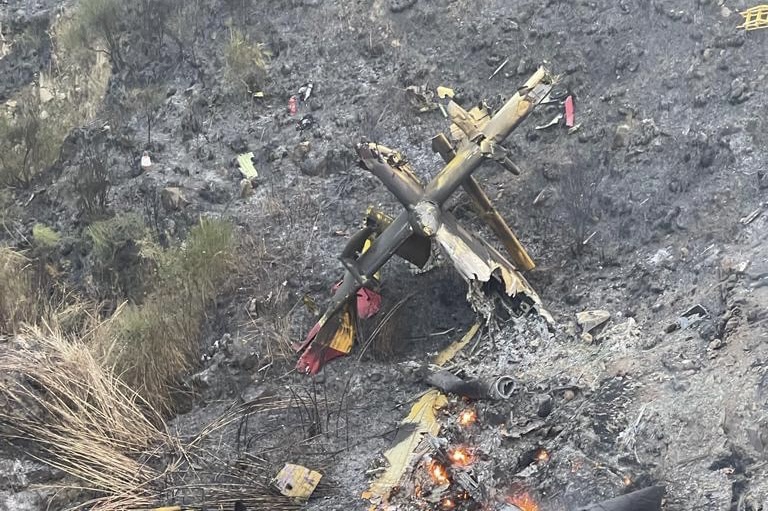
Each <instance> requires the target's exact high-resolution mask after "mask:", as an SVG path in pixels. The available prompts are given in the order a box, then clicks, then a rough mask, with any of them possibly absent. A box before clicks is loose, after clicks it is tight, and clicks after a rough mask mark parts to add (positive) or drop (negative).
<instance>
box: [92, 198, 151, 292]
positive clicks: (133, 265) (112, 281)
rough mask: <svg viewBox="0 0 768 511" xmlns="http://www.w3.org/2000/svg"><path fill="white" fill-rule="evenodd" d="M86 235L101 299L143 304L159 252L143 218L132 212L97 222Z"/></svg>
mask: <svg viewBox="0 0 768 511" xmlns="http://www.w3.org/2000/svg"><path fill="white" fill-rule="evenodd" d="M85 236H86V239H87V240H89V241H90V243H91V247H92V248H91V255H92V263H93V276H94V278H95V280H96V281H97V283H99V284H101V285H100V286H99V288H100V291H101V296H100V298H110V299H114V300H124V299H131V300H135V301H140V300H141V298H142V296H143V294H144V291H145V288H146V287H147V282H145V281H146V277H147V276H148V275H149V273H150V271H151V269H152V268H153V266H154V259H155V257H156V254H157V253H158V252H159V249H158V248H157V246H156V245H155V244H154V242H153V241H152V239H151V236H150V233H149V229H148V228H147V226H146V225H145V224H144V220H143V219H142V218H141V216H139V215H137V214H131V213H129V214H122V215H117V216H115V217H113V218H110V219H109V220H102V221H99V222H94V223H93V224H91V225H90V226H89V227H88V228H87V229H86V230H85Z"/></svg>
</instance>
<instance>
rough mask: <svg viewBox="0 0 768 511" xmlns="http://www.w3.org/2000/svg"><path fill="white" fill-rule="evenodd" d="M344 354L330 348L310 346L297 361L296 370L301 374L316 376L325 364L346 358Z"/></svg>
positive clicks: (317, 345)
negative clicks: (335, 359)
mask: <svg viewBox="0 0 768 511" xmlns="http://www.w3.org/2000/svg"><path fill="white" fill-rule="evenodd" d="M346 355H347V354H346V353H343V352H341V351H338V350H335V349H333V348H331V347H330V346H321V345H320V344H317V343H314V344H310V345H309V348H307V351H305V352H304V353H303V354H302V355H301V357H299V361H298V362H297V363H296V370H297V371H299V373H301V374H317V373H319V372H320V369H322V368H323V366H324V365H325V364H327V363H328V362H330V361H331V360H333V359H334V358H339V357H343V356H346Z"/></svg>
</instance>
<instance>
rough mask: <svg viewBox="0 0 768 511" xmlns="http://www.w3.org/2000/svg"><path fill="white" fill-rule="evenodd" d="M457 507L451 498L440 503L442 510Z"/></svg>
mask: <svg viewBox="0 0 768 511" xmlns="http://www.w3.org/2000/svg"><path fill="white" fill-rule="evenodd" d="M455 507H456V504H455V503H454V502H453V499H452V498H450V497H447V498H445V499H443V501H442V502H441V503H440V508H441V509H453V508H455Z"/></svg>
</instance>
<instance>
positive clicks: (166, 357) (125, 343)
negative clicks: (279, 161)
mask: <svg viewBox="0 0 768 511" xmlns="http://www.w3.org/2000/svg"><path fill="white" fill-rule="evenodd" d="M155 257H156V260H155V265H156V267H155V269H154V275H153V282H152V291H151V292H149V293H148V294H147V296H146V298H145V299H144V300H143V301H142V302H141V303H129V304H127V305H125V306H124V307H122V309H121V310H120V311H118V313H117V314H116V316H115V317H114V319H113V320H112V321H110V322H109V324H108V327H107V329H106V332H105V335H103V336H102V338H101V339H100V340H99V342H98V344H99V346H98V351H99V353H100V356H101V357H102V359H103V360H104V361H105V363H106V364H107V365H108V366H110V367H111V368H112V369H113V370H114V372H115V374H117V375H119V376H120V378H121V379H122V380H123V381H124V382H125V383H126V384H127V385H129V386H130V388H132V389H134V390H136V392H138V393H139V394H140V395H141V396H142V397H143V398H144V399H146V401H147V402H149V403H150V404H151V405H152V406H153V407H155V408H157V409H159V410H162V411H169V410H171V409H172V408H173V407H172V396H173V393H174V389H177V388H178V383H179V381H180V379H181V377H182V376H183V375H185V374H186V373H188V372H189V371H190V370H191V369H192V368H193V367H194V366H195V364H196V363H197V361H198V359H199V354H200V343H201V336H202V332H203V322H204V321H205V318H206V312H207V310H208V309H209V307H210V306H211V305H212V304H213V302H214V300H215V298H216V296H217V294H218V293H219V291H220V289H221V288H222V287H223V286H224V285H225V283H226V282H227V280H228V277H229V274H230V270H231V267H232V264H233V261H234V258H235V248H234V241H233V231H232V226H231V225H230V224H229V223H227V222H224V221H221V220H213V219H203V220H201V222H200V223H199V224H198V225H197V226H195V227H194V228H193V229H192V231H191V232H190V234H189V237H188V239H187V240H186V242H185V243H184V244H183V245H182V246H179V247H177V248H173V249H169V250H166V251H160V252H158V253H157V254H156V255H155Z"/></svg>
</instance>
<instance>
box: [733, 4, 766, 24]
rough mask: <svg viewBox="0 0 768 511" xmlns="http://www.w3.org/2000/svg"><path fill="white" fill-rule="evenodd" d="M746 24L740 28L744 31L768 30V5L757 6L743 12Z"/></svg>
mask: <svg viewBox="0 0 768 511" xmlns="http://www.w3.org/2000/svg"><path fill="white" fill-rule="evenodd" d="M741 15H742V16H743V17H744V23H742V24H741V25H739V26H738V28H743V29H744V30H757V29H758V28H768V4H762V5H756V6H754V7H751V8H749V9H747V10H746V11H744V12H742V13H741Z"/></svg>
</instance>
